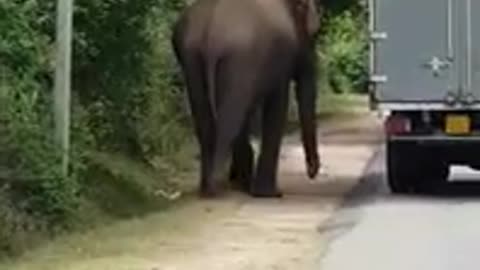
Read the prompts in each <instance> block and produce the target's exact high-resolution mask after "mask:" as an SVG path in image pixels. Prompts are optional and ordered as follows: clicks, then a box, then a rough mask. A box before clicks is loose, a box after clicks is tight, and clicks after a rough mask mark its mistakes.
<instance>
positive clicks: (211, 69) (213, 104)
mask: <svg viewBox="0 0 480 270" xmlns="http://www.w3.org/2000/svg"><path fill="white" fill-rule="evenodd" d="M216 81H217V61H216V58H213V57H212V58H208V59H207V94H208V101H209V103H210V110H211V112H212V115H213V118H214V119H215V120H216V119H217V100H216V93H217V89H216Z"/></svg>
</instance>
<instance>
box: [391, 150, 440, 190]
mask: <svg viewBox="0 0 480 270" xmlns="http://www.w3.org/2000/svg"><path fill="white" fill-rule="evenodd" d="M448 175H449V164H448V163H447V162H444V160H442V158H441V156H439V155H436V154H435V152H431V151H430V150H429V149H424V148H422V147H421V146H417V145H416V144H415V143H409V142H392V141H389V142H388V143H387V178H388V185H389V187H390V190H391V191H392V192H393V193H399V194H405V193H419V192H430V191H433V189H434V188H435V187H436V186H440V185H442V184H443V183H445V182H446V181H447V178H448Z"/></svg>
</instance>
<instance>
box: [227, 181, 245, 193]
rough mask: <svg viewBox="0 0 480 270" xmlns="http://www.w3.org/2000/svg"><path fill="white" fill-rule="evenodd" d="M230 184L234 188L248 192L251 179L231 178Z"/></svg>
mask: <svg viewBox="0 0 480 270" xmlns="http://www.w3.org/2000/svg"><path fill="white" fill-rule="evenodd" d="M230 184H231V187H232V189H233V190H236V191H241V192H248V190H249V181H248V180H243V179H231V180H230Z"/></svg>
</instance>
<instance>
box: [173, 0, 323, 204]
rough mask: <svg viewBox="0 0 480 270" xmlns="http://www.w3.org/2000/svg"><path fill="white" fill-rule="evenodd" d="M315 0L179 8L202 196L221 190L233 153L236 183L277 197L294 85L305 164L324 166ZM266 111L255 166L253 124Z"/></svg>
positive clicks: (219, 1) (178, 32)
mask: <svg viewBox="0 0 480 270" xmlns="http://www.w3.org/2000/svg"><path fill="white" fill-rule="evenodd" d="M319 27H320V11H319V9H318V8H317V6H316V3H315V0H241V1H239V0H197V1H196V2H194V3H193V4H191V5H189V6H188V7H186V8H185V9H184V11H183V12H182V13H181V14H180V15H179V17H178V19H177V21H176V22H175V23H174V25H173V29H172V37H171V43H172V46H173V51H174V55H175V57H176V59H177V62H178V63H179V66H180V67H181V72H182V73H183V77H184V79H185V84H186V89H187V91H186V92H187V97H188V101H189V104H190V111H191V115H192V118H193V124H194V130H195V134H196V137H197V141H198V143H199V146H200V163H201V168H200V170H201V173H200V195H201V196H204V197H215V196H217V195H219V193H220V181H221V180H222V177H223V176H224V172H225V170H226V166H227V160H229V159H230V158H231V167H230V179H231V180H232V183H234V184H236V185H237V186H238V187H240V188H241V189H243V190H244V191H246V192H248V193H249V194H250V195H251V196H253V197H260V198H262V197H263V198H274V197H281V196H283V193H282V192H281V191H280V190H279V188H278V184H277V177H278V175H277V174H278V166H279V154H280V146H281V141H282V137H283V131H284V125H285V121H286V116H287V109H288V103H289V89H290V84H291V83H294V84H295V93H296V101H297V104H298V109H299V116H300V117H299V118H300V126H301V139H302V144H303V148H304V152H305V162H306V171H307V175H308V177H309V178H314V177H315V176H316V175H317V174H318V171H319V168H320V166H321V164H320V157H319V154H318V149H317V138H316V135H317V134H316V121H315V108H316V100H317V84H316V81H317V76H316V74H317V72H316V53H315V37H316V34H317V33H318V30H319ZM257 110H258V111H260V113H261V122H262V126H261V147H260V153H259V156H258V160H257V161H258V162H257V164H256V168H255V171H254V167H255V166H254V163H255V162H254V154H253V148H252V145H251V144H250V123H251V119H252V114H253V113H254V112H255V111H257Z"/></svg>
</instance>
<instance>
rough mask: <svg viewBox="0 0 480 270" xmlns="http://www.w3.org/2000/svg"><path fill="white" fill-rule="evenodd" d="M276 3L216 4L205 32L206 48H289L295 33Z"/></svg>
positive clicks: (257, 0)
mask: <svg viewBox="0 0 480 270" xmlns="http://www.w3.org/2000/svg"><path fill="white" fill-rule="evenodd" d="M282 3H283V1H279V0H242V1H238V0H219V1H218V2H217V6H216V7H215V9H214V11H213V13H212V17H211V20H210V22H209V28H208V29H209V30H208V41H209V42H208V44H209V46H208V47H209V48H210V49H211V50H216V51H225V50H227V51H231V50H239V51H252V50H253V51H254V50H260V49H262V48H267V47H268V48H269V47H271V46H276V47H278V46H284V47H289V46H290V47H291V46H293V45H294V43H295V29H294V24H293V21H292V20H291V18H290V17H289V13H288V10H287V9H286V8H285V6H284V5H283V4H282Z"/></svg>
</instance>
